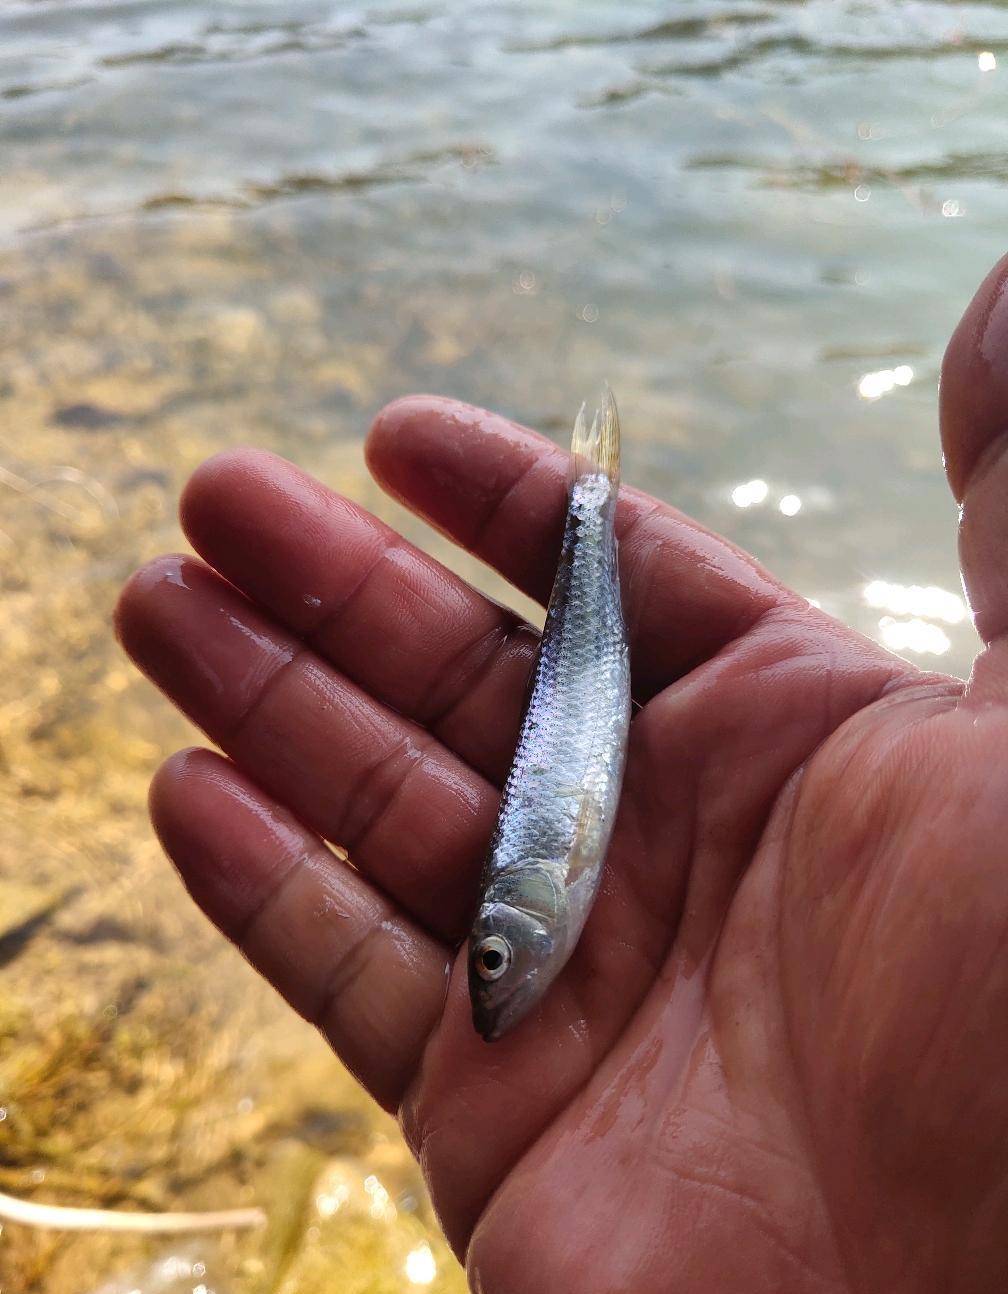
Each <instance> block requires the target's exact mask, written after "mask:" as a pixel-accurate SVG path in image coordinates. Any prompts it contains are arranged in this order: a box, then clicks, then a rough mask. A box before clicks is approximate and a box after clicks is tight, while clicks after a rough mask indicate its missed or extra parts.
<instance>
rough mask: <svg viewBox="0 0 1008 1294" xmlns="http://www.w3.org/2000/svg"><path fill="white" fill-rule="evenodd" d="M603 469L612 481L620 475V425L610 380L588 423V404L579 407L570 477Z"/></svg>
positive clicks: (572, 444) (617, 482) (575, 423)
mask: <svg viewBox="0 0 1008 1294" xmlns="http://www.w3.org/2000/svg"><path fill="white" fill-rule="evenodd" d="M596 472H601V473H602V474H603V475H605V476H608V478H609V480H610V481H612V483H613V485H618V484H619V476H620V425H619V413H618V412H617V409H616V401H615V400H614V399H613V393H612V391H611V390H610V389H609V383H608V382H607V383H606V384H605V386H604V388H603V391H602V402H601V404H600V406H599V407H598V408H597V409H596V410H595V415H594V417H593V418H592V420H591V426H590V427H589V426H588V422H587V419H586V418H585V406H584V405H582V406H581V408H580V409H579V410H578V416H577V418H576V419H575V421H574V435H573V437H572V438H571V478H572V480H575V481H576V480H578V478H579V477H582V476H585V475H586V474H589V473H591V474H594V473H596Z"/></svg>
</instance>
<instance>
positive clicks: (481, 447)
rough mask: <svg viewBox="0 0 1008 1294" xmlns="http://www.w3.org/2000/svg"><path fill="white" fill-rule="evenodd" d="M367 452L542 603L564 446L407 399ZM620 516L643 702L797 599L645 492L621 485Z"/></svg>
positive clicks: (425, 400) (562, 486)
mask: <svg viewBox="0 0 1008 1294" xmlns="http://www.w3.org/2000/svg"><path fill="white" fill-rule="evenodd" d="M367 459H368V465H369V467H370V468H371V471H372V472H373V473H374V476H375V477H376V479H377V480H378V481H379V482H380V484H381V485H382V486H383V487H384V488H385V489H387V490H388V491H389V492H390V493H391V494H393V495H394V496H395V497H396V498H398V499H399V500H401V501H402V502H403V503H405V504H406V505H407V506H408V507H410V508H411V509H412V510H413V511H414V512H417V513H419V514H420V515H421V516H423V517H425V518H426V519H427V520H428V521H430V522H431V523H432V524H433V525H435V526H437V527H438V528H439V529H441V530H443V531H444V532H446V533H447V534H448V535H450V536H451V537H452V538H453V539H454V540H455V541H456V542H457V543H460V544H462V545H463V546H464V547H466V548H467V549H469V550H470V551H471V552H473V553H475V554H476V556H478V557H480V558H482V559H483V560H484V561H486V562H489V564H490V565H491V566H494V567H495V568H496V569H497V570H499V571H500V572H501V573H502V574H503V575H505V576H506V577H507V578H508V579H509V580H510V581H511V582H512V583H513V584H515V585H516V586H517V587H518V588H520V589H522V590H523V591H524V592H526V593H528V594H530V595H531V596H532V597H535V598H537V599H538V600H539V601H540V602H544V601H545V600H546V598H547V597H548V595H549V590H550V586H551V584H552V581H553V574H554V570H555V568H556V558H557V553H558V551H559V548H560V538H561V532H562V530H563V520H564V513H565V499H566V479H567V466H568V461H569V456H568V455H567V454H566V453H564V452H562V451H561V450H559V449H557V448H556V446H555V445H553V444H552V443H551V442H550V441H548V440H546V439H545V438H544V437H542V436H538V435H536V434H535V433H534V432H531V431H527V430H526V429H525V428H524V427H519V426H517V425H516V424H515V423H513V422H509V421H508V420H507V419H506V418H502V417H500V416H498V415H496V414H492V413H487V412H485V411H484V410H482V409H476V408H474V407H473V406H471V405H467V404H460V403H459V402H458V401H455V400H445V399H439V398H436V397H433V396H411V397H409V398H407V399H405V400H399V401H397V402H396V403H394V404H391V405H389V406H388V407H387V408H386V409H383V410H382V412H381V413H380V414H379V415H378V418H377V419H376V421H375V424H374V426H373V427H372V429H371V434H370V436H369V438H368V443H367ZM616 524H617V533H618V535H619V540H620V574H621V582H622V585H623V590H624V603H625V610H626V616H627V625H628V631H629V633H630V639H631V652H630V659H631V662H632V667H633V671H634V691H635V695H637V696H638V698H639V699H642V700H643V699H646V698H647V697H648V696H649V695H651V694H652V693H654V692H655V691H657V690H658V689H660V688H662V687H664V686H666V685H667V684H668V683H670V682H671V681H673V680H674V679H676V678H678V677H680V676H682V675H683V674H685V673H687V672H688V671H689V670H690V669H692V668H693V667H694V666H695V665H697V664H699V663H700V662H701V661H703V660H707V659H708V658H709V657H711V656H713V655H714V654H715V653H717V652H718V651H719V650H720V649H721V648H722V647H723V646H724V645H725V644H726V643H728V642H730V641H732V640H733V639H734V638H736V637H738V636H739V635H740V634H742V633H744V632H745V631H746V629H748V628H749V627H750V626H751V625H752V624H753V623H754V622H755V621H756V620H758V619H759V617H760V616H761V615H763V614H764V613H765V612H766V611H768V610H769V609H770V608H771V607H773V606H775V605H778V604H779V603H781V602H783V601H785V600H786V599H787V598H788V596H793V595H788V594H787V592H786V590H784V589H783V588H782V586H780V585H779V584H777V583H776V582H774V581H773V580H772V579H771V578H770V576H769V575H767V574H766V572H765V571H763V570H762V568H761V567H760V566H759V565H758V564H757V563H756V562H755V561H754V560H753V559H752V558H751V557H748V556H747V555H746V554H744V553H742V552H740V551H739V550H738V549H736V548H734V547H732V545H731V544H729V543H728V542H727V541H726V540H724V539H721V538H719V537H718V536H716V535H712V534H710V533H709V532H708V531H706V530H704V529H703V528H702V527H700V526H698V525H697V524H696V523H695V522H692V521H690V520H688V519H687V518H686V517H683V516H682V515H681V514H679V513H677V512H675V511H674V510H673V509H671V508H668V507H666V506H665V505H664V504H661V503H658V502H657V501H656V500H655V499H653V498H651V497H650V496H649V495H646V494H643V493H641V492H640V491H637V490H631V489H627V488H624V489H623V490H622V492H621V495H620V507H619V511H618V514H617V523H616Z"/></svg>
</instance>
